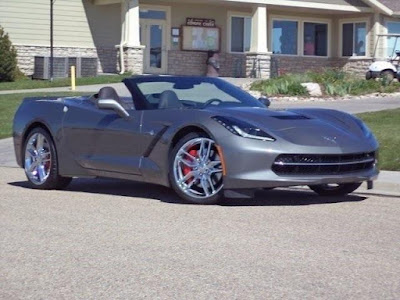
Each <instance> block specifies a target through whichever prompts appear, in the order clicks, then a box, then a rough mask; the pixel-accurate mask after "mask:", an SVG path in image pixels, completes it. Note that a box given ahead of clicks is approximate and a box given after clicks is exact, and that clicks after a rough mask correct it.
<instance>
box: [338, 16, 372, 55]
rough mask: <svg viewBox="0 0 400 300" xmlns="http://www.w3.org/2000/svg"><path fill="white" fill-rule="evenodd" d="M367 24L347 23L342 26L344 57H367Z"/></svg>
mask: <svg viewBox="0 0 400 300" xmlns="http://www.w3.org/2000/svg"><path fill="white" fill-rule="evenodd" d="M366 40H367V23H365V22H360V23H345V24H343V25H342V56H365V55H366V50H365V49H366V44H367V42H366Z"/></svg>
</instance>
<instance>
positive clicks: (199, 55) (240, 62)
mask: <svg viewBox="0 0 400 300" xmlns="http://www.w3.org/2000/svg"><path fill="white" fill-rule="evenodd" d="M219 60H220V65H221V69H220V76H223V77H244V76H245V68H246V58H245V56H244V55H243V54H231V53H220V54H219ZM206 61H207V53H206V52H195V51H179V50H171V51H168V74H170V75H194V76H196V75H197V76H202V75H205V74H206V73H207V66H206Z"/></svg>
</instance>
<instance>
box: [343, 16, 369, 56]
mask: <svg viewBox="0 0 400 300" xmlns="http://www.w3.org/2000/svg"><path fill="white" fill-rule="evenodd" d="M357 23H365V26H366V27H365V30H366V32H367V34H366V36H365V55H360V56H357V55H354V49H355V47H354V46H355V45H354V43H355V39H354V33H355V31H353V55H351V56H346V55H343V25H344V24H353V30H354V28H355V24H357ZM369 29H370V21H369V19H368V18H357V19H354V18H352V19H340V20H339V49H338V57H340V58H349V59H361V58H369V57H370V42H371V38H370V36H371V31H370V30H369Z"/></svg>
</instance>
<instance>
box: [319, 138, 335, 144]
mask: <svg viewBox="0 0 400 300" xmlns="http://www.w3.org/2000/svg"><path fill="white" fill-rule="evenodd" d="M322 138H323V139H324V140H325V141H328V142H331V143H333V144H337V141H336V140H337V137H336V136H334V137H330V136H323V137H322Z"/></svg>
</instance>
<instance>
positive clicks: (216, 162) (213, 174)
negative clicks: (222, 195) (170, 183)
mask: <svg viewBox="0 0 400 300" xmlns="http://www.w3.org/2000/svg"><path fill="white" fill-rule="evenodd" d="M173 171H174V179H175V182H176V184H177V186H178V187H179V189H180V190H181V191H182V192H183V193H185V194H187V195H188V196H190V197H193V198H197V199H205V198H209V197H212V196H214V195H215V194H217V193H218V192H220V191H221V189H222V187H223V181H222V175H223V174H222V173H223V172H222V163H221V158H220V156H219V153H218V149H217V147H216V145H215V142H214V141H213V140H211V139H209V138H205V137H200V138H195V139H192V140H190V141H188V142H187V143H185V144H184V145H183V146H182V147H181V148H180V149H179V150H178V152H177V154H176V156H175V161H174V167H173Z"/></svg>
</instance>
